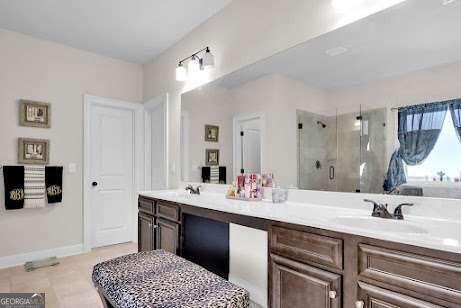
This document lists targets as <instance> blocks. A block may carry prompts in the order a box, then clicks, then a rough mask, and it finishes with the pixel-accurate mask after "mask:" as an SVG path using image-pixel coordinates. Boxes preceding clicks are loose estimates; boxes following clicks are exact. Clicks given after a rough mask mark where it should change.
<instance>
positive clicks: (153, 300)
mask: <svg viewBox="0 0 461 308" xmlns="http://www.w3.org/2000/svg"><path fill="white" fill-rule="evenodd" d="M93 281H94V282H95V284H96V286H97V287H98V288H99V289H100V290H101V291H102V293H103V294H104V296H105V297H106V299H107V300H109V302H111V303H112V304H113V305H114V306H115V307H120V308H132V307H140V308H141V307H143V308H144V307H158V308H167V307H168V308H170V307H171V308H173V307H190V308H196V307H227V308H247V307H248V306H249V295H248V292H247V291H246V290H245V289H242V288H240V287H238V286H236V285H234V284H232V283H230V282H228V281H226V280H224V279H222V278H221V277H219V276H217V275H215V274H213V273H211V272H209V271H207V270H206V269H204V268H202V267H201V266H198V265H196V264H194V263H192V262H189V261H187V260H185V259H183V258H181V257H178V256H176V255H174V254H171V253H168V252H165V251H163V250H156V251H148V252H140V253H135V254H130V255H126V256H123V257H119V258H115V259H112V260H109V261H106V262H102V263H99V264H97V265H95V267H94V269H93Z"/></svg>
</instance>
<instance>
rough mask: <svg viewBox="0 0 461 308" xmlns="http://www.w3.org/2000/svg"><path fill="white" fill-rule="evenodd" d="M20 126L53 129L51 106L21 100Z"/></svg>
mask: <svg viewBox="0 0 461 308" xmlns="http://www.w3.org/2000/svg"><path fill="white" fill-rule="evenodd" d="M19 125H21V126H28V127H40V128H50V127H51V105H50V104H49V103H43V102H35V101H30V100H25V99H21V100H20V101H19Z"/></svg>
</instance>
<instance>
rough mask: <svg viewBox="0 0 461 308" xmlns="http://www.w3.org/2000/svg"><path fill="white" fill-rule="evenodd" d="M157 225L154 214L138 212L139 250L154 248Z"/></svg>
mask: <svg viewBox="0 0 461 308" xmlns="http://www.w3.org/2000/svg"><path fill="white" fill-rule="evenodd" d="M154 240H155V225H154V216H150V215H146V214H144V213H139V214H138V251H149V250H153V249H154Z"/></svg>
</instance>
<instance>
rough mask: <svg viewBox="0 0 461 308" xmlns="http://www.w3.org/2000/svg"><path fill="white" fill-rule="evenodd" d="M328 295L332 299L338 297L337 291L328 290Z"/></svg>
mask: <svg viewBox="0 0 461 308" xmlns="http://www.w3.org/2000/svg"><path fill="white" fill-rule="evenodd" d="M328 296H329V297H330V298H331V299H335V298H336V291H330V292H328Z"/></svg>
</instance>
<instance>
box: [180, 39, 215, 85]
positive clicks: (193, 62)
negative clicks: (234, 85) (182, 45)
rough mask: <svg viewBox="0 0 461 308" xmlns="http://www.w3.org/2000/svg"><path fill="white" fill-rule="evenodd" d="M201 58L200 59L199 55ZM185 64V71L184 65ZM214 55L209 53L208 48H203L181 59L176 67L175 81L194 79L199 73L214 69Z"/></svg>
mask: <svg viewBox="0 0 461 308" xmlns="http://www.w3.org/2000/svg"><path fill="white" fill-rule="evenodd" d="M201 53H203V56H202V57H201V58H200V56H199V55H200V54H201ZM186 62H187V69H186V67H185V63H186ZM214 65H215V61H214V55H213V54H212V53H211V51H210V47H205V48H203V49H201V50H199V51H197V52H196V53H194V54H192V55H191V56H189V57H187V58H184V59H182V60H181V61H179V63H178V67H176V80H177V81H186V80H187V79H188V78H195V77H196V76H197V75H198V74H199V73H200V71H209V70H211V69H212V68H214Z"/></svg>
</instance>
